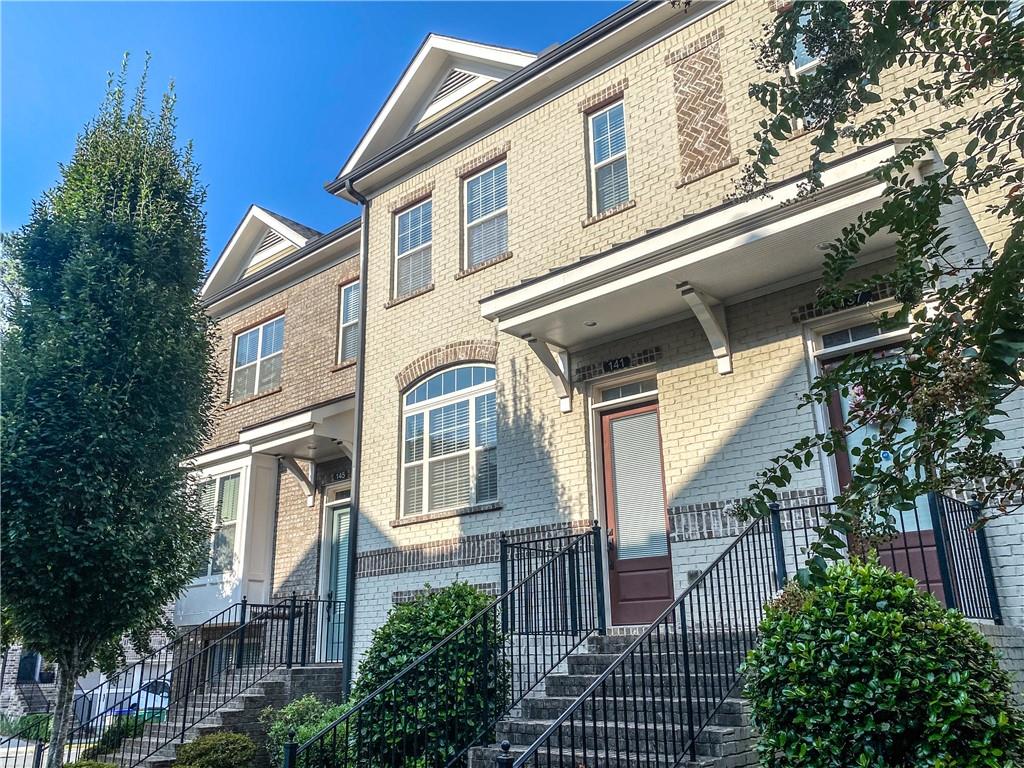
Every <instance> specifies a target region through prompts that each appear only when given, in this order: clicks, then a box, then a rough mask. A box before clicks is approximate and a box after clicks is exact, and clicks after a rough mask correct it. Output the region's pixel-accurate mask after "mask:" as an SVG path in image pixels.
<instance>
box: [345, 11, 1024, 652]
mask: <svg viewBox="0 0 1024 768" xmlns="http://www.w3.org/2000/svg"><path fill="white" fill-rule="evenodd" d="M774 13H775V9H774V7H773V6H772V5H771V4H770V3H768V2H766V1H765V0H736V1H735V2H721V1H719V0H714V1H712V0H709V1H707V2H694V3H692V4H690V5H688V6H687V7H685V8H682V7H675V6H674V5H673V4H670V3H652V4H646V3H635V4H631V5H628V6H626V7H624V8H622V9H621V10H619V11H617V12H616V13H614V14H612V15H611V16H610V17H608V18H607V19H605V20H604V21H602V22H600V23H599V24H597V25H595V26H594V27H592V28H590V29H587V30H585V31H583V32H581V33H580V34H579V35H578V36H576V37H574V38H573V39H571V40H569V41H568V42H566V43H564V44H562V45H559V46H557V47H554V48H553V49H550V50H548V51H546V52H544V53H542V54H541V55H536V56H535V55H533V54H528V53H524V52H522V51H517V50H510V49H507V48H502V47H498V46H494V45H484V44H480V43H476V42H470V41H466V40H459V39H453V38H449V37H444V36H442V35H430V36H428V37H427V39H426V40H425V41H424V42H423V43H422V45H421V46H420V48H419V50H418V51H417V52H416V53H415V56H414V57H413V59H412V61H411V63H410V64H409V66H408V67H407V69H406V70H405V72H404V73H403V75H402V77H401V79H400V81H399V82H398V83H397V84H396V85H395V87H394V89H393V90H392V92H391V93H390V94H389V95H388V96H387V98H386V100H385V101H384V104H383V106H382V107H381V109H380V111H379V113H378V114H377V116H376V117H375V119H374V120H373V122H372V123H371V125H370V126H369V127H368V128H367V130H366V133H365V135H364V136H363V138H362V139H361V141H360V142H359V143H358V145H357V146H356V147H355V148H354V150H353V151H352V153H351V155H350V156H349V158H348V159H347V160H346V161H345V163H344V166H343V168H342V169H341V171H340V172H339V173H338V175H337V177H336V179H335V180H334V181H332V182H331V183H330V184H328V190H329V191H331V192H333V193H334V194H336V195H338V196H340V197H342V198H344V199H346V200H349V201H352V202H357V203H359V204H360V205H361V206H362V221H363V231H362V233H361V237H362V252H363V267H362V281H363V289H364V301H365V309H364V312H365V315H364V333H365V342H364V353H363V355H362V357H361V358H360V377H361V392H360V406H359V407H360V408H361V415H362V418H361V419H360V421H359V427H358V437H357V442H358V447H357V449H356V453H357V457H358V458H357V465H358V466H357V470H356V481H355V488H354V498H353V502H354V508H356V509H357V510H358V518H357V521H356V527H355V533H354V537H355V538H354V541H353V546H354V555H355V556H354V560H353V563H352V566H353V574H354V581H353V582H352V583H351V584H350V588H351V589H352V590H353V592H352V594H353V602H354V622H353V624H352V626H351V627H350V630H351V635H350V640H351V643H352V650H351V653H352V657H353V659H354V660H356V661H357V660H358V658H359V654H360V652H361V651H362V650H363V649H365V647H366V645H367V642H368V640H369V637H370V633H371V632H372V630H373V629H374V628H375V627H376V626H378V625H379V624H380V622H381V621H382V620H383V619H384V617H385V615H386V613H387V612H388V610H389V609H390V608H391V606H392V604H393V603H394V602H396V601H397V600H400V599H402V598H403V596H405V595H408V594H409V593H410V592H412V591H415V590H418V589H423V588H424V585H426V584H429V585H431V586H439V585H443V584H447V583H450V582H452V581H453V580H456V579H458V580H466V581H469V582H471V583H474V584H478V585H481V586H483V587H485V588H494V587H495V586H496V585H497V583H498V580H499V566H498V562H497V561H498V542H499V537H501V536H502V535H506V536H510V537H517V536H518V537H524V536H543V535H552V536H553V535H556V534H560V533H564V532H567V531H578V530H582V529H583V528H585V527H587V526H589V525H590V522H591V521H592V520H597V521H599V522H600V524H601V526H602V529H603V531H604V532H605V535H606V538H607V551H608V553H609V554H608V559H607V563H606V568H605V574H604V578H605V580H606V587H607V589H606V594H607V596H608V603H609V604H608V609H609V612H610V618H611V621H612V623H613V624H616V625H634V624H644V623H646V622H648V621H650V620H651V619H652V618H653V617H654V616H656V615H657V614H658V612H659V611H660V610H661V609H662V608H663V607H664V606H666V605H667V604H668V603H669V602H670V601H671V599H672V597H673V595H675V594H678V593H679V591H680V590H681V589H683V588H684V587H685V586H686V585H687V584H688V583H689V582H690V580H691V579H693V578H694V577H695V576H696V575H697V574H698V573H699V572H700V571H701V569H703V568H705V566H706V565H707V564H708V563H709V562H710V561H711V560H712V559H713V557H714V556H715V555H716V554H717V553H718V552H720V551H722V550H723V549H724V548H725V546H726V545H727V544H728V543H729V542H730V541H731V540H732V539H733V538H734V537H735V536H736V535H737V533H738V532H739V531H740V530H741V526H740V524H739V523H737V521H736V520H735V519H734V518H733V517H732V516H731V515H730V514H729V508H730V504H731V503H732V502H733V501H735V500H736V499H738V498H740V497H742V496H743V495H744V493H745V492H746V490H747V486H748V484H749V483H750V482H751V479H752V478H753V477H754V475H755V473H756V472H757V471H758V470H760V469H762V468H763V467H764V466H765V464H766V462H767V461H768V460H769V458H770V457H772V456H774V455H775V454H777V453H778V452H779V451H780V450H781V449H783V448H784V447H786V446H787V445H789V444H790V443H791V442H792V441H794V440H795V439H797V438H799V437H800V436H802V435H805V434H807V433H810V432H812V431H815V430H820V429H822V428H824V427H826V425H827V424H828V423H829V419H830V418H832V417H833V414H830V413H829V412H827V411H825V410H821V411H812V410H809V409H803V410H798V409H797V402H798V397H799V395H800V394H801V393H803V392H805V391H807V388H808V385H809V382H810V380H811V377H812V375H813V373H814V371H815V370H816V369H817V368H818V367H819V366H823V365H825V364H827V362H828V361H829V360H834V359H836V358H837V357H840V356H842V355H844V354H849V353H850V352H852V351H855V350H863V349H869V348H878V349H884V348H893V347H898V345H899V342H900V340H901V338H905V332H903V331H899V330H895V331H886V332H884V333H883V332H881V331H880V330H879V328H878V326H877V324H876V318H877V316H878V314H879V313H880V312H881V311H883V310H884V309H886V308H887V307H890V306H892V299H891V297H889V296H887V295H885V292H884V291H883V292H881V293H880V294H879V295H876V296H872V297H870V300H869V301H866V302H865V303H864V304H863V305H862V306H858V307H856V308H851V309H848V310H844V311H840V312H831V313H824V312H822V311H820V310H818V309H817V308H816V306H815V289H816V287H817V285H818V281H819V278H820V268H821V260H822V249H823V247H824V244H825V243H827V242H828V241H829V240H831V239H832V238H833V237H835V236H836V235H837V234H838V233H839V231H840V228H841V227H842V226H843V225H844V224H846V223H848V222H850V221H851V220H852V219H853V218H854V217H855V216H856V215H857V214H858V213H859V212H861V211H864V210H866V209H869V208H871V207H874V206H876V205H878V204H879V202H880V194H881V191H882V188H881V186H880V185H879V184H878V183H877V182H876V181H875V180H874V178H873V177H872V176H871V171H872V170H873V169H875V168H876V167H878V165H879V163H881V162H883V161H885V160H886V159H887V158H889V157H891V156H892V155H893V153H894V152H895V151H897V150H898V147H899V142H898V141H894V140H886V141H883V142H880V143H879V144H878V145H876V146H873V147H867V148H854V147H849V148H848V151H847V152H846V154H845V155H843V157H842V158H841V159H840V160H838V161H836V162H835V163H833V164H832V166H831V168H830V169H829V171H828V172H827V173H826V174H825V178H824V181H825V189H824V190H823V191H822V192H821V193H820V194H818V195H816V196H814V197H813V198H811V199H808V200H803V201H801V202H799V203H796V204H792V205H788V206H785V207H783V206H781V205H780V202H782V201H784V200H788V199H790V198H792V197H793V196H794V194H795V192H796V185H797V178H798V175H799V174H800V173H801V172H802V171H803V170H804V169H805V164H806V161H807V156H808V147H809V144H808V141H809V137H808V136H806V135H805V136H797V137H796V138H794V139H792V140H791V141H789V142H787V143H786V145H785V146H783V147H781V148H780V149H781V157H780V158H779V160H778V162H777V163H776V166H775V168H774V170H773V173H774V177H773V180H772V183H773V187H772V190H773V191H772V193H771V195H770V196H769V197H766V198H757V199H751V200H746V201H735V200H733V199H732V197H731V196H732V193H734V191H735V182H736V181H737V179H738V177H739V175H740V173H741V169H742V162H743V158H744V157H745V156H746V150H747V149H748V148H749V147H751V146H752V143H753V142H752V135H753V133H754V131H755V129H756V125H757V123H758V121H760V120H761V119H763V117H764V114H763V112H762V110H761V109H760V108H759V107H758V106H757V105H756V104H755V103H754V102H753V101H752V100H751V99H750V98H749V97H748V95H747V88H748V84H749V83H751V82H753V81H757V80H759V79H761V78H763V73H762V72H761V71H759V70H758V68H757V66H756V63H755V57H754V55H753V53H752V46H751V41H753V40H755V39H759V38H760V36H761V34H762V25H763V24H764V23H765V22H768V21H770V20H771V18H772V15H773V14H774ZM814 66H815V62H814V61H812V60H806V59H805V60H799V61H794V62H793V65H792V67H793V70H794V71H806V70H808V69H810V68H813V67H814ZM913 76H914V75H913V73H910V72H906V73H901V74H900V75H898V76H897V75H894V76H891V77H890V78H889V79H888V81H887V82H885V83H884V84H883V86H884V87H885V88H890V89H891V88H898V87H899V85H900V82H901V81H902V80H903V79H904V78H907V77H913ZM940 109H941V108H940V107H939V106H938V105H935V104H932V105H930V106H928V107H927V108H925V109H923V110H921V111H919V112H917V113H915V114H913V115H909V116H907V117H906V118H905V119H904V121H903V122H902V124H900V125H899V126H897V128H896V129H895V130H893V131H892V133H891V135H892V136H893V137H909V136H916V135H919V134H920V132H921V131H922V129H924V128H925V127H926V126H927V125H929V124H932V123H934V122H936V121H938V120H939V119H940V117H941V119H945V118H947V117H948V115H945V114H943V115H941V116H940ZM952 148H953V147H939V148H937V149H938V150H939V151H940V152H943V151H948V150H949V149H952ZM936 157H937V155H936ZM931 162H934V158H927V159H925V160H923V161H922V170H926V169H927V165H928V164H929V163H931ZM993 194H994V193H993ZM985 202H986V201H985V199H983V198H979V199H976V200H972V201H971V202H970V205H964V204H963V203H962V202H958V203H957V204H955V205H951V206H950V207H949V209H948V211H947V212H946V215H945V222H944V223H945V224H946V225H947V226H948V227H949V228H950V230H951V232H952V233H953V234H954V236H955V238H956V243H957V247H958V253H959V254H960V255H961V256H962V257H968V256H975V257H977V256H979V255H980V254H982V253H984V252H985V250H986V246H987V244H995V245H998V244H999V243H1000V241H1001V239H1002V238H1003V237H1005V229H1004V224H1003V223H1001V222H999V221H996V220H995V219H994V218H993V217H991V216H990V215H989V214H988V213H987V212H986V211H985ZM893 246H894V243H893V241H892V238H891V237H889V236H887V235H884V234H883V235H879V236H877V237H876V238H875V240H874V241H873V242H871V243H870V244H869V247H868V248H867V251H866V255H865V257H864V261H863V264H862V265H861V266H860V269H862V270H865V271H868V270H878V269H884V268H885V266H886V262H887V259H890V258H891V255H892V253H893ZM847 405H848V404H847V403H845V402H837V403H836V404H835V407H836V409H838V412H839V413H842V411H843V409H845V408H846V407H847ZM1021 405H1022V402H1021V398H1019V397H1018V398H1017V399H1016V400H1015V401H1014V402H1013V403H1012V404H1011V407H1010V408H1009V409H1008V411H1009V412H1010V414H1011V416H1010V417H1008V418H1007V419H1006V420H1005V421H1004V423H1002V424H1001V427H1000V428H1001V429H1002V430H1003V432H1004V433H1005V435H1006V439H1005V441H1004V442H1003V443H1002V444H1001V445H1000V446H999V448H1000V449H1001V450H1004V451H1006V452H1007V453H1008V454H1010V455H1011V456H1015V457H1019V456H1020V454H1021V452H1022V445H1024V418H1022V409H1021ZM846 471H848V470H847V469H845V468H844V467H843V466H837V465H835V464H834V463H833V462H831V461H825V462H819V463H815V464H814V465H813V466H811V467H809V468H807V469H805V470H803V471H800V472H797V473H796V474H795V477H794V483H793V486H792V489H791V490H790V491H789V492H788V494H787V495H788V498H787V503H789V504H796V503H799V502H809V501H826V500H828V499H830V498H831V497H832V496H833V495H835V494H836V493H837V492H838V490H839V488H840V487H841V485H842V483H843V482H844V473H845V472H846ZM919 511H920V512H922V514H920V515H918V516H916V517H917V518H918V519H917V520H916V521H911V520H910V519H909V518H908V519H907V520H905V521H904V523H903V524H904V535H907V536H917V537H919V538H920V537H925V536H926V535H927V534H928V533H929V531H928V529H929V528H930V526H931V523H930V521H929V519H928V515H927V514H925V510H924V509H922V510H919ZM988 538H989V542H990V544H991V550H992V558H993V565H994V572H995V577H996V581H997V583H998V586H999V590H1000V593H1001V595H1002V600H1003V614H1004V617H1005V619H1006V621H1007V622H1008V623H1016V624H1021V623H1024V563H1022V562H1021V559H1020V552H1021V546H1022V543H1024V526H1022V523H1021V520H1020V518H1019V516H1017V517H1011V518H1009V519H1005V520H1002V521H1000V522H998V523H996V524H994V525H992V526H991V528H990V530H989V531H988Z"/></svg>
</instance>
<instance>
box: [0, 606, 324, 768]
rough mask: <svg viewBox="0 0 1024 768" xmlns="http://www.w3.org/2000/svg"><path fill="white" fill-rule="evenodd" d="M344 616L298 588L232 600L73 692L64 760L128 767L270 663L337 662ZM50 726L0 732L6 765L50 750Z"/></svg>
mask: <svg viewBox="0 0 1024 768" xmlns="http://www.w3.org/2000/svg"><path fill="white" fill-rule="evenodd" d="M343 616H344V605H343V603H341V602H339V601H335V600H320V599H305V598H303V599H299V598H298V597H297V596H293V597H291V598H288V599H285V600H280V601H277V602H275V603H269V604H257V603H248V602H246V601H245V600H243V601H242V602H240V603H236V604H234V605H232V606H230V607H229V608H227V609H225V610H224V611H221V612H220V613H219V614H217V615H216V616H214V617H213V618H211V619H209V620H208V621H206V622H204V623H203V624H201V625H199V626H197V627H194V628H192V629H190V630H189V631H187V632H185V633H183V634H181V635H179V636H177V637H176V638H174V639H173V640H172V641H171V642H169V643H168V644H167V645H165V646H163V647H162V648H160V649H158V650H156V651H154V652H153V653H151V654H148V655H147V656H145V657H143V658H142V659H140V660H139V661H138V662H135V663H134V664H131V665H129V666H128V667H126V668H125V669H123V670H121V671H120V672H119V673H118V674H117V675H114V676H113V677H111V678H110V679H108V680H107V681H106V682H104V683H102V684H101V685H99V686H96V687H95V688H93V689H92V690H90V691H85V692H82V693H80V694H78V695H76V697H75V706H74V714H75V721H74V725H73V727H72V729H71V731H70V733H69V736H68V740H67V745H66V751H65V754H64V760H65V762H73V761H75V760H78V759H83V758H92V759H99V760H100V761H102V762H104V763H112V764H114V765H117V766H120V767H121V768H131V767H132V766H136V765H139V764H140V763H142V762H143V761H145V760H146V759H147V758H148V757H151V756H152V755H154V754H155V753H157V752H158V751H159V750H161V749H162V748H163V747H166V746H168V745H170V744H172V743H174V742H175V741H184V739H185V737H186V735H187V734H188V732H189V731H190V730H191V729H192V728H194V727H195V726H196V725H198V724H199V723H201V722H202V721H203V720H205V719H206V718H208V717H209V716H210V715H212V714H213V713H214V712H216V711H217V710H218V709H220V708H222V707H223V706H224V705H225V704H227V703H228V702H230V701H232V700H233V699H235V698H237V697H238V696H239V695H241V694H242V693H245V692H246V691H247V690H249V689H251V688H252V687H253V686H255V685H256V684H258V683H259V682H260V681H262V680H263V679H264V678H266V677H267V675H269V674H270V673H271V672H273V671H275V670H277V669H279V668H282V667H291V666H295V665H299V666H301V665H304V664H314V663H324V662H336V661H337V660H338V659H340V650H341V649H340V645H341V641H340V635H341V632H340V631H339V629H338V627H339V626H340V622H341V620H342V618H343ZM46 730H47V732H46V733H45V734H37V736H38V739H37V740H36V743H33V744H31V745H28V746H27V745H26V744H25V741H26V740H25V739H23V738H21V739H19V738H15V737H11V738H8V739H5V740H4V741H2V742H0V768H31V767H33V766H35V760H37V759H38V760H42V759H43V757H44V756H45V752H46V749H47V744H46V743H45V742H46V741H47V740H48V738H49V728H47V729H46ZM28 752H31V754H32V757H31V758H27V757H26V754H27V753H28ZM41 764H42V763H40V765H41Z"/></svg>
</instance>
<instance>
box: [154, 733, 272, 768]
mask: <svg viewBox="0 0 1024 768" xmlns="http://www.w3.org/2000/svg"><path fill="white" fill-rule="evenodd" d="M255 756H256V744H255V743H253V740H252V739H250V738H249V737H248V736H245V735H244V734H241V733H227V732H222V733H208V734H206V735H204V736H200V737H199V738H198V739H196V740H195V741H192V742H189V743H188V744H184V745H182V747H181V748H180V749H179V750H178V756H177V759H176V760H175V761H174V765H175V768H247V766H251V765H252V759H253V758H254V757H255Z"/></svg>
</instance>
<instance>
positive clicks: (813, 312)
mask: <svg viewBox="0 0 1024 768" xmlns="http://www.w3.org/2000/svg"><path fill="white" fill-rule="evenodd" d="M895 295H896V289H895V288H893V286H892V285H890V284H889V283H881V284H879V285H876V286H875V287H874V288H872V289H871V290H870V291H863V292H861V293H859V294H857V296H856V297H854V299H853V300H852V301H850V302H849V303H848V304H847V305H846V306H845V307H823V306H821V305H819V304H818V302H816V301H812V302H809V303H807V304H801V305H800V306H799V307H793V310H792V312H791V313H790V314H791V315H792V316H793V322H794V323H804V322H807V321H808V320H814V319H815V318H818V317H825V315H831V314H832V313H833V312H839V311H841V310H843V309H849V308H850V307H861V306H864V305H865V304H871V303H872V302H875V301H882V300H884V299H891V298H892V297H893V296H895Z"/></svg>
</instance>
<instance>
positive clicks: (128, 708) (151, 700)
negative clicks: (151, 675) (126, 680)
mask: <svg viewBox="0 0 1024 768" xmlns="http://www.w3.org/2000/svg"><path fill="white" fill-rule="evenodd" d="M115 701H116V702H117V704H116V705H115V708H113V709H112V710H111V714H113V715H131V714H135V713H136V712H148V713H154V714H155V713H163V712H165V711H166V710H167V707H168V705H169V704H170V701H171V684H170V683H169V682H168V681H167V680H162V679H156V680H147V681H145V682H144V683H143V684H142V685H140V686H139V690H137V691H135V692H134V693H132V694H130V695H128V694H127V693H122V692H118V695H117V696H116V697H115Z"/></svg>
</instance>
